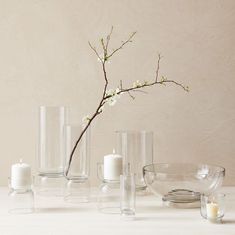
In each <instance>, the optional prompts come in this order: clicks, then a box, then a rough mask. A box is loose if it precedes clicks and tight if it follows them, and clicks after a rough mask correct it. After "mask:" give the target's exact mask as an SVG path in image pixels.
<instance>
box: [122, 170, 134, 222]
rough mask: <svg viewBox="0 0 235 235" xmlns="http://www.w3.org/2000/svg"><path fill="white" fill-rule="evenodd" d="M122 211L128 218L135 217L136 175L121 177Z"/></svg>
mask: <svg viewBox="0 0 235 235" xmlns="http://www.w3.org/2000/svg"><path fill="white" fill-rule="evenodd" d="M120 191H121V199H120V210H121V215H122V216H126V217H128V218H129V217H134V216H135V174H128V175H121V176H120Z"/></svg>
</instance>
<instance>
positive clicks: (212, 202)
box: [201, 193, 225, 223]
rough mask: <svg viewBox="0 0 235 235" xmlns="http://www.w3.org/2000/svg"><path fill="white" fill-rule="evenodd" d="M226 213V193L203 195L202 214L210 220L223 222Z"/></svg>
mask: <svg viewBox="0 0 235 235" xmlns="http://www.w3.org/2000/svg"><path fill="white" fill-rule="evenodd" d="M224 213H225V194H223V193H217V194H211V195H205V194H202V195H201V215H202V217H203V218H205V219H207V220H209V221H210V222H213V223H217V222H221V221H222V218H223V217H224Z"/></svg>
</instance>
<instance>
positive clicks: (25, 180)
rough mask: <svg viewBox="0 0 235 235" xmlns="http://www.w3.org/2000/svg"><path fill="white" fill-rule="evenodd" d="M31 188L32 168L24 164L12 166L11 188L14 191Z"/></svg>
mask: <svg viewBox="0 0 235 235" xmlns="http://www.w3.org/2000/svg"><path fill="white" fill-rule="evenodd" d="M30 186H31V167H30V165H28V164H26V163H23V162H22V160H20V163H16V164H14V165H12V166H11V187H12V188H13V189H25V188H28V187H30Z"/></svg>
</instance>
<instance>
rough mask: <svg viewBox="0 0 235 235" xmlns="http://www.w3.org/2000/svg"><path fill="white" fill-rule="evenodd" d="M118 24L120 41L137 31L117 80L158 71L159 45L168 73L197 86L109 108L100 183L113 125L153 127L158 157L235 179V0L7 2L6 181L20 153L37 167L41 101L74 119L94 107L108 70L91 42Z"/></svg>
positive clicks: (113, 80)
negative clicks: (222, 171) (215, 168)
mask: <svg viewBox="0 0 235 235" xmlns="http://www.w3.org/2000/svg"><path fill="white" fill-rule="evenodd" d="M111 25H113V26H114V33H113V39H112V43H113V44H112V47H113V48H115V47H116V46H117V45H119V42H120V41H121V40H123V39H125V38H126V37H128V35H129V34H130V33H131V32H132V31H135V30H136V31H138V34H137V35H136V38H135V39H134V42H133V43H132V44H131V45H129V46H128V47H126V48H125V49H124V50H122V51H121V52H120V53H119V54H118V55H117V56H115V57H114V58H113V60H112V61H111V64H109V65H108V75H109V79H110V88H112V87H116V86H117V85H118V83H119V80H120V79H122V80H123V82H124V84H125V85H126V86H128V85H131V84H132V83H133V82H134V81H135V80H140V81H141V80H150V79H152V78H153V77H154V75H155V67H156V59H157V52H159V51H160V52H161V53H162V55H163V56H164V58H163V60H162V63H161V71H160V73H161V74H162V75H165V76H167V77H168V78H169V79H175V80H176V81H179V82H182V83H184V84H186V85H188V86H189V87H190V93H186V92H184V91H183V90H181V89H180V88H178V87H175V86H172V85H169V86H167V87H163V86H159V87H154V88H150V89H148V94H147V95H144V94H141V93H140V94H137V95H136V99H135V100H134V101H133V100H132V99H130V98H129V97H128V96H125V97H122V99H121V100H119V102H118V103H117V104H116V105H115V106H114V107H107V108H106V110H105V112H104V113H103V114H102V116H100V117H99V118H98V119H97V120H96V121H95V123H94V125H93V127H92V132H93V135H92V146H91V147H92V161H91V179H92V182H93V183H94V184H95V183H97V182H98V181H97V179H96V162H98V161H101V159H102V157H103V155H105V154H107V153H109V152H111V150H112V148H113V146H114V145H115V135H114V131H115V130H119V129H140V130H141V129H147V130H153V131H154V132H155V142H154V143H155V146H154V147H155V155H154V158H155V161H156V162H200V163H209V164H218V165H222V166H224V167H226V170H227V176H226V184H235V170H234V168H235V157H234V153H235V141H234V140H235V99H234V98H235V95H234V94H235V93H234V92H235V79H234V77H235V47H234V43H235V27H234V25H235V1H233V0H223V1H222V0H221V1H217V0H206V1H204V0H198V1H197V0H147V1H146V0H122V1H115V0H100V1H95V0H88V1H77V0H21V1H18V0H10V1H9V0H0V104H1V106H0V107H1V109H0V112H1V114H0V140H1V144H0V156H1V157H0V184H1V185H6V184H7V177H8V175H9V172H10V166H11V164H13V163H15V162H17V161H18V159H19V158H20V157H23V158H24V160H25V161H26V162H28V163H30V164H32V166H33V168H34V169H35V166H36V155H37V151H36V149H37V129H38V106H39V105H66V106H68V107H69V108H71V109H72V110H73V114H72V116H71V118H72V119H76V120H81V119H82V117H83V116H84V115H86V114H89V113H92V112H93V110H94V108H95V107H96V105H97V102H98V99H99V97H100V95H101V92H102V87H103V77H102V71H101V67H100V64H99V63H98V62H97V59H96V57H95V56H94V55H93V53H92V52H91V50H90V48H89V47H88V43H87V42H88V40H90V41H91V42H92V43H93V44H98V41H99V39H100V38H101V37H102V36H104V35H106V34H107V33H108V32H109V30H110V28H111Z"/></svg>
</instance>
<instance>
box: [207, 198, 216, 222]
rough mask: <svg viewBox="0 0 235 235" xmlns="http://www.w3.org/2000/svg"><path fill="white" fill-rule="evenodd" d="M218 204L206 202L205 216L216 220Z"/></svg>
mask: <svg viewBox="0 0 235 235" xmlns="http://www.w3.org/2000/svg"><path fill="white" fill-rule="evenodd" d="M218 211H219V208H218V204H217V203H215V202H211V203H207V204H206V213H207V218H208V219H211V220H216V219H217V217H218Z"/></svg>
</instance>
